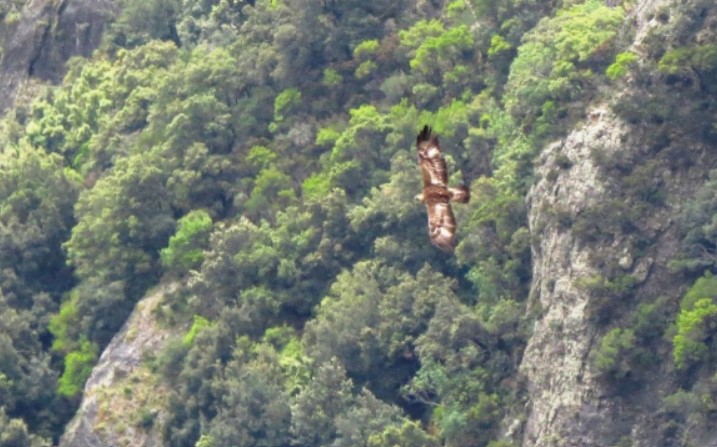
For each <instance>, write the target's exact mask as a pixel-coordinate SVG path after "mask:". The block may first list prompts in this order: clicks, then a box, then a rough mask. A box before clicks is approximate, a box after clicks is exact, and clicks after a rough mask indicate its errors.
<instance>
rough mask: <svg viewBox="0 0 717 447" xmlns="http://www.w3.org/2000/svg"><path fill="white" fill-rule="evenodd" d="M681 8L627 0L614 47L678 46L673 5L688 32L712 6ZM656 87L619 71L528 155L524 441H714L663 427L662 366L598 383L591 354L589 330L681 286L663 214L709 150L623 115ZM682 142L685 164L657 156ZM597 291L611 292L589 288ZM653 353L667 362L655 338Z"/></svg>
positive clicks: (656, 123)
mask: <svg viewBox="0 0 717 447" xmlns="http://www.w3.org/2000/svg"><path fill="white" fill-rule="evenodd" d="M688 3H689V2H688ZM693 3H694V4H690V5H689V6H688V5H685V4H684V2H682V4H680V5H677V2H673V1H669V0H646V1H641V2H636V4H635V7H634V9H633V11H632V13H631V14H632V17H631V20H630V22H629V23H630V25H631V28H630V29H626V30H624V31H625V35H626V36H629V37H628V41H631V43H628V45H627V47H626V48H627V49H628V50H629V51H631V52H634V53H635V54H637V55H638V56H639V57H640V58H641V59H649V58H651V57H652V58H654V54H650V53H651V52H653V51H655V41H656V39H662V45H663V46H662V49H663V50H664V49H665V48H669V47H670V46H671V45H678V44H679V43H678V42H677V38H676V37H675V36H676V35H675V33H674V30H675V29H676V28H679V27H684V20H686V19H685V17H684V16H685V10H684V9H683V8H691V9H692V10H694V11H701V12H700V14H701V16H702V17H701V19H700V20H699V21H698V22H699V23H698V24H697V25H694V26H693V27H692V28H691V30H690V31H687V32H686V33H685V34H682V35H681V36H680V37H681V38H682V39H688V37H687V34H689V33H690V32H694V33H695V34H699V33H700V31H698V30H704V26H705V24H709V23H710V22H711V21H712V20H713V18H711V17H713V16H712V15H713V14H714V8H708V7H706V4H697V3H699V2H693ZM702 3H704V2H702ZM670 13H671V15H670ZM683 31H684V28H683ZM671 39H674V40H671ZM639 72H640V69H638V70H637V71H636V73H639ZM664 81H665V80H664V79H659V76H658V77H654V76H651V77H650V79H644V78H642V79H641V78H640V75H639V74H633V76H632V77H631V78H630V79H629V80H627V81H626V83H625V84H623V85H620V86H614V87H613V88H616V90H615V91H613V92H609V94H607V95H606V97H608V98H610V99H609V100H608V101H606V102H603V103H600V104H598V105H595V106H593V108H592V109H590V110H589V111H588V113H587V114H586V115H587V117H586V119H585V120H584V121H583V122H581V123H579V125H578V126H577V127H576V129H574V130H573V131H572V132H570V133H569V135H568V136H567V137H566V138H564V139H562V140H560V141H557V142H555V143H553V144H551V145H550V146H548V147H547V148H546V149H545V150H544V151H543V153H542V154H541V156H540V157H539V160H538V166H539V167H538V175H539V177H540V180H539V181H538V182H537V183H536V184H535V185H534V186H533V187H532V189H531V191H530V194H529V197H528V201H529V205H530V206H529V208H530V211H529V221H530V226H531V233H532V234H533V240H534V243H533V246H532V252H533V284H532V290H531V300H532V301H531V305H532V306H533V308H534V309H535V310H536V312H537V313H538V314H539V317H538V319H537V321H536V324H535V328H534V333H533V335H532V337H531V338H530V340H529V343H528V346H527V348H526V351H525V354H524V358H523V360H522V365H521V371H522V373H523V374H524V375H525V377H526V378H527V380H528V382H529V386H528V387H529V395H530V398H529V400H530V410H529V415H528V417H527V421H526V424H525V427H524V433H523V439H522V445H524V446H542V447H545V446H575V447H578V446H579V447H592V446H595V447H597V446H612V445H631V446H655V445H664V446H667V445H683V444H680V443H679V441H677V440H676V439H678V438H679V437H680V436H683V437H684V438H685V439H687V438H689V439H692V440H699V442H702V443H701V444H699V445H714V443H715V442H717V440H716V439H715V438H714V437H712V435H710V434H709V433H707V432H708V430H706V429H705V430H704V432H703V430H702V429H701V428H696V429H695V432H694V433H692V434H691V435H685V434H681V435H678V434H676V433H675V432H674V431H672V430H670V429H667V428H665V427H666V425H669V424H665V421H666V419H667V418H666V415H665V413H664V411H663V410H661V407H662V406H661V404H660V399H661V398H664V396H665V395H666V394H667V393H668V392H669V390H671V389H673V390H674V389H675V388H676V387H677V386H676V384H675V377H674V374H673V371H672V370H671V368H670V367H669V366H665V365H663V366H662V367H657V366H655V368H656V369H655V370H654V371H653V373H654V374H652V375H651V376H650V377H643V378H641V379H640V380H641V384H640V385H639V386H638V385H635V382H633V379H634V378H633V377H630V376H629V375H626V376H624V377H620V378H618V379H617V380H615V379H614V378H613V379H612V380H608V379H607V378H606V377H605V376H604V375H602V374H600V372H599V371H598V370H597V368H595V366H594V361H593V360H594V357H595V351H596V349H597V347H598V342H599V340H600V339H601V337H602V336H604V335H605V333H607V331H609V330H610V329H611V328H614V327H616V326H619V325H620V324H624V323H625V322H626V321H628V318H629V317H627V315H629V314H630V312H633V311H634V310H635V308H636V306H637V305H638V303H641V302H642V303H652V302H655V301H656V300H657V299H659V298H660V297H664V298H666V300H665V302H666V303H670V302H671V303H673V304H674V303H675V302H676V301H677V300H679V296H680V294H681V293H682V292H683V291H684V290H683V287H684V286H683V284H684V280H683V279H682V278H680V277H679V276H678V274H676V273H673V272H672V271H671V270H670V269H669V268H668V264H669V263H670V261H671V260H673V259H675V257H676V256H677V253H678V251H679V248H678V242H679V236H678V235H677V228H676V227H677V226H676V225H675V221H676V220H677V219H678V217H677V216H678V215H679V214H680V212H681V211H682V209H683V206H684V203H685V199H686V198H689V197H691V196H692V195H693V193H694V190H695V188H697V186H698V185H699V184H700V183H701V182H703V181H704V178H705V177H706V175H707V169H706V166H710V165H712V164H713V161H714V160H713V156H711V155H710V153H709V147H710V145H709V144H705V141H704V140H702V139H700V137H699V136H698V135H697V134H689V132H686V131H685V130H684V128H683V127H682V126H683V125H684V122H670V121H665V120H664V119H663V115H661V114H660V113H659V112H656V111H654V110H648V109H649V108H650V106H647V105H645V104H643V105H642V106H644V107H645V108H644V109H642V111H640V112H639V113H637V115H634V114H631V113H624V111H625V109H626V107H627V108H630V107H629V106H626V102H630V101H634V100H635V98H649V97H651V96H657V95H666V96H668V97H669V96H671V95H673V94H674V95H677V92H670V87H667V88H666V89H663V88H664V87H662V86H664ZM694 93H695V91H694V89H692V90H691V91H690V92H688V93H687V96H688V97H682V98H680V99H678V98H677V97H676V96H675V97H672V98H671V99H672V101H670V100H668V101H667V103H666V104H663V105H662V106H661V107H665V109H663V112H665V110H669V112H666V114H667V115H668V116H669V115H670V114H672V113H674V114H675V115H679V114H680V113H682V112H684V111H685V110H686V109H687V108H688V106H686V104H689V103H691V102H692V101H693V100H692V99H690V98H689V95H691V94H694ZM682 94H683V95H684V94H685V92H682ZM653 106H654V105H653ZM632 107H636V108H640V107H641V105H638V104H633V105H632ZM633 112H635V111H634V110H633ZM658 115H660V116H658ZM684 147H689V148H690V151H691V153H692V154H693V155H694V157H695V160H694V161H690V162H687V163H682V164H680V163H674V160H673V161H672V162H671V161H670V160H669V157H670V155H669V154H670V153H674V152H676V151H677V150H678V149H677V148H684ZM626 179H627V180H626ZM630 179H631V180H630ZM635 182H640V184H641V185H642V186H643V187H644V188H648V189H649V188H653V189H654V190H659V191H660V195H661V197H660V199H659V200H652V201H651V200H650V199H647V200H646V199H644V197H643V198H640V197H637V195H636V194H633V193H631V192H630V187H634V186H635V185H634V183H635ZM628 186H630V187H628ZM638 195H639V194H638ZM617 284H623V286H621V287H618V286H617ZM605 289H610V292H611V293H609V294H606V293H601V292H604V291H605ZM618 289H619V292H616V291H617V290H618ZM607 295H609V297H608V296H607ZM653 349H654V350H655V354H657V355H660V356H663V357H664V358H669V356H670V353H669V349H666V348H665V346H664V345H662V344H660V343H656V344H655V345H653ZM667 363H669V362H667ZM633 385H635V386H633ZM696 445H697V444H696Z"/></svg>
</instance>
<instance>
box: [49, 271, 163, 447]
mask: <svg viewBox="0 0 717 447" xmlns="http://www.w3.org/2000/svg"><path fill="white" fill-rule="evenodd" d="M175 288H176V284H174V285H172V284H169V285H162V286H159V287H157V288H156V290H153V291H151V292H150V293H149V294H148V295H147V296H146V297H145V298H144V299H143V300H141V301H140V302H139V303H137V306H136V307H135V310H134V312H133V313H132V316H131V317H130V318H129V320H128V321H127V323H125V325H124V327H123V328H122V330H121V331H120V332H119V333H118V334H117V335H115V337H114V338H113V339H112V342H111V343H110V344H109V345H108V346H107V348H106V349H105V351H104V352H103V353H102V356H101V357H100V359H99V361H98V363H97V365H96V366H95V367H94V369H93V370H92V374H91V375H90V378H89V379H88V380H87V383H86V385H85V390H84V392H83V395H82V404H81V406H80V408H79V410H78V411H77V415H76V416H75V418H74V419H73V420H72V422H70V424H69V425H68V426H67V428H66V430H65V434H64V435H63V437H62V439H61V440H60V446H64V447H99V446H107V447H110V446H127V447H129V446H145V447H151V446H158V445H162V444H161V440H160V436H159V433H158V431H157V430H152V427H153V426H155V424H156V425H157V426H159V425H160V423H161V420H162V417H163V415H162V408H163V404H164V400H165V399H166V396H167V391H166V389H164V387H163V385H162V384H161V383H158V382H157V376H156V375H154V374H153V373H152V371H151V369H150V367H149V366H148V358H152V357H153V356H154V355H156V353H158V352H160V351H161V350H162V349H163V348H164V346H165V345H166V344H167V341H168V340H169V339H170V337H171V335H172V334H173V333H172V332H171V331H170V330H168V329H166V328H164V327H163V326H162V325H161V324H159V323H158V322H157V321H156V314H157V310H158V308H159V307H161V306H162V299H163V298H164V296H165V294H167V293H171V291H172V290H174V289H175Z"/></svg>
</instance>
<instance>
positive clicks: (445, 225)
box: [424, 188, 456, 253]
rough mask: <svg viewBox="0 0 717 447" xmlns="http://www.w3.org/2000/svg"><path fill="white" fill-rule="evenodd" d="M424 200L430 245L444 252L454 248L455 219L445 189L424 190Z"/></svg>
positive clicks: (451, 250)
mask: <svg viewBox="0 0 717 447" xmlns="http://www.w3.org/2000/svg"><path fill="white" fill-rule="evenodd" d="M424 200H425V202H426V209H427V211H428V236H429V237H430V238H431V243H432V244H433V245H435V246H436V247H438V248H440V249H441V250H443V251H445V252H449V253H452V252H453V249H454V248H455V247H456V218H455V216H454V215H453V209H451V203H450V196H449V193H448V191H447V190H446V189H445V188H426V190H424Z"/></svg>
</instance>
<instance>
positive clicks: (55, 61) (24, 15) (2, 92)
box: [0, 0, 116, 112]
mask: <svg viewBox="0 0 717 447" xmlns="http://www.w3.org/2000/svg"><path fill="white" fill-rule="evenodd" d="M115 14H116V6H115V4H114V2H113V1H112V0H62V1H59V2H58V1H51V0H30V1H28V2H27V3H26V4H25V6H24V7H23V8H22V11H21V12H20V13H19V15H15V16H14V17H12V18H11V17H8V16H6V17H3V18H2V24H0V47H1V48H2V50H3V51H2V53H1V56H0V79H1V80H2V81H1V82H0V112H2V111H4V110H6V109H7V108H8V107H10V106H11V105H12V104H13V101H14V100H15V97H16V95H17V91H18V89H19V88H21V87H22V85H23V83H24V82H25V81H27V80H28V79H29V78H31V77H37V78H40V79H42V80H44V81H52V82H57V81H60V80H61V79H62V77H63V76H64V74H65V62H67V60H68V59H69V58H70V57H72V56H78V55H79V56H89V55H90V54H91V53H92V51H94V49H95V48H97V46H98V45H99V44H100V41H101V38H102V32H103V30H104V28H105V25H106V23H107V22H108V21H109V20H111V19H112V18H113V17H114V16H115Z"/></svg>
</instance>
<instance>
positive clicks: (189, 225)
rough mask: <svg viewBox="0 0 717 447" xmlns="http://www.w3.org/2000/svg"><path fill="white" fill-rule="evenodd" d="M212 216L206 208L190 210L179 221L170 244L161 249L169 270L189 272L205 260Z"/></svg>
mask: <svg viewBox="0 0 717 447" xmlns="http://www.w3.org/2000/svg"><path fill="white" fill-rule="evenodd" d="M211 228H212V218H211V217H210V216H209V213H207V212H206V211H204V210H194V211H190V212H189V213H188V214H187V215H185V216H184V217H182V218H181V219H179V221H177V232H176V233H175V234H174V236H172V237H170V238H169V245H168V246H167V248H163V249H162V251H161V253H160V254H161V257H162V265H164V267H165V268H166V269H167V270H168V271H175V272H180V273H183V272H187V271H189V270H190V269H192V268H196V267H198V266H199V265H200V264H201V263H202V261H203V260H204V249H205V248H206V247H207V245H208V243H209V233H210V231H211Z"/></svg>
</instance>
